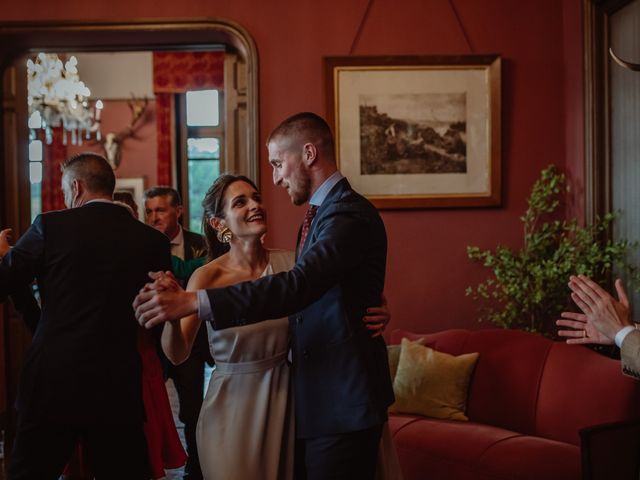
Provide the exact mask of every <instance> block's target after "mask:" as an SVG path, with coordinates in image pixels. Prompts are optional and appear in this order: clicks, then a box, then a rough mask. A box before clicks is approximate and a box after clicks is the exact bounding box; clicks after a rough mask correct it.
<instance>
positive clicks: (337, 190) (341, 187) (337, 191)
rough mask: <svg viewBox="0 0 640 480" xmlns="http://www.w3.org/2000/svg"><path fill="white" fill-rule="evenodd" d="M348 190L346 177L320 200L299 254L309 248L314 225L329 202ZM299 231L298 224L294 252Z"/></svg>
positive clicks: (332, 201)
mask: <svg viewBox="0 0 640 480" xmlns="http://www.w3.org/2000/svg"><path fill="white" fill-rule="evenodd" d="M349 190H351V185H349V182H348V181H347V179H346V178H343V179H342V180H340V181H339V182H338V183H336V184H335V185H334V186H333V188H332V189H331V190H330V191H329V194H328V195H327V197H326V198H325V199H324V201H323V202H322V205H320V208H318V211H317V212H316V216H315V217H314V219H313V222H312V223H311V228H309V233H308V235H307V239H306V241H305V243H304V245H303V246H302V250H301V252H300V253H301V254H302V253H304V252H305V251H306V250H307V248H309V245H310V244H311V237H312V236H313V233H314V232H315V229H316V225H318V223H319V221H320V219H321V218H322V215H324V214H325V212H326V211H327V209H328V208H329V207H330V206H331V204H333V203H334V202H335V201H336V200H337V199H339V198H340V197H342V195H343V194H344V193H345V192H347V191H349ZM301 232H302V226H300V229H299V230H298V242H296V252H297V251H298V248H297V245H298V243H299V242H300V234H301ZM296 260H297V257H296Z"/></svg>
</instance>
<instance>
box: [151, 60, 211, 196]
mask: <svg viewBox="0 0 640 480" xmlns="http://www.w3.org/2000/svg"><path fill="white" fill-rule="evenodd" d="M223 87H224V52H154V54H153V91H154V93H155V96H156V128H157V137H158V184H159V185H171V182H172V178H171V157H172V152H173V151H174V148H175V146H174V139H175V124H174V123H175V122H174V119H175V101H174V99H175V95H176V94H177V93H184V92H186V91H187V90H204V89H218V90H221V89H222V88H223Z"/></svg>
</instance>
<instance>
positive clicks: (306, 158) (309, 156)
mask: <svg viewBox="0 0 640 480" xmlns="http://www.w3.org/2000/svg"><path fill="white" fill-rule="evenodd" d="M317 159H318V148H317V147H316V146H315V145H314V144H313V143H310V142H307V143H305V144H304V145H303V146H302V162H303V163H304V164H305V165H306V166H307V167H310V166H311V165H313V164H314V163H315V161H316V160H317Z"/></svg>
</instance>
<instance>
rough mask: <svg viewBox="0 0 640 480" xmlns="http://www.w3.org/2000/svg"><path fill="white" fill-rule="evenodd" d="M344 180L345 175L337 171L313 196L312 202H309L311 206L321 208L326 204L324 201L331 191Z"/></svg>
mask: <svg viewBox="0 0 640 480" xmlns="http://www.w3.org/2000/svg"><path fill="white" fill-rule="evenodd" d="M343 178H344V175H342V174H341V173H340V170H336V171H335V172H333V174H332V175H331V176H330V177H329V178H327V179H326V180H325V181H324V182H322V185H320V187H318V190H316V191H315V193H314V194H313V195H312V196H311V200H309V204H311V205H316V206H318V207H319V206H320V205H322V203H323V202H324V199H325V198H327V195H329V192H330V191H331V189H332V188H333V187H334V186H335V185H336V183H338V182H339V181H340V180H342V179H343Z"/></svg>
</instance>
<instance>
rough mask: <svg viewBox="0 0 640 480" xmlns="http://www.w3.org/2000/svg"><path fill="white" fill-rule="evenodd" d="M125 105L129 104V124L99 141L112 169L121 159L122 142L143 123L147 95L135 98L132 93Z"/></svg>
mask: <svg viewBox="0 0 640 480" xmlns="http://www.w3.org/2000/svg"><path fill="white" fill-rule="evenodd" d="M127 105H129V110H131V122H129V125H128V126H127V127H125V128H124V129H122V130H120V131H119V132H117V133H113V132H110V133H107V134H106V135H105V136H104V139H103V140H102V141H101V142H100V143H101V144H102V148H103V150H104V154H105V156H106V157H107V161H108V162H109V164H110V165H111V168H113V169H114V170H116V169H117V168H118V167H119V166H120V162H121V161H122V151H121V147H122V143H123V142H124V141H125V140H126V139H127V138H130V137H135V134H136V130H138V128H140V127H141V126H142V125H143V124H144V123H145V122H143V118H144V117H145V113H146V111H147V107H148V106H149V99H148V98H147V97H144V98H136V97H135V96H134V95H133V94H132V95H131V100H128V101H127Z"/></svg>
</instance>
